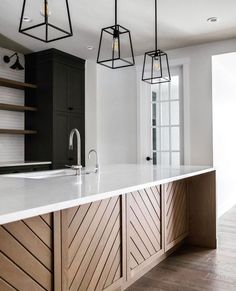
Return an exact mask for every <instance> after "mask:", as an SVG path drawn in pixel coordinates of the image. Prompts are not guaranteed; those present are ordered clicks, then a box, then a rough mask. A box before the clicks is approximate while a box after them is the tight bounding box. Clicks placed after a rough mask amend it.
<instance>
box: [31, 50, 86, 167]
mask: <svg viewBox="0 0 236 291" xmlns="http://www.w3.org/2000/svg"><path fill="white" fill-rule="evenodd" d="M25 73H26V74H25V78H26V81H27V82H33V83H35V84H37V86H38V88H37V90H36V91H34V92H30V90H27V91H26V95H25V105H26V106H29V107H36V108H37V109H38V111H37V112H36V113H35V112H30V111H27V112H26V113H25V125H26V127H27V128H37V131H38V134H37V135H35V136H26V137H25V159H26V160H30V161H32V160H33V161H52V168H53V169H59V168H64V167H65V165H68V164H71V163H72V161H73V163H76V162H77V155H76V146H74V150H73V151H69V134H70V131H71V130H72V129H73V128H77V129H78V130H79V132H80V134H81V145H82V154H81V160H82V164H83V165H84V160H85V91H84V90H85V89H84V87H85V76H84V75H85V61H84V60H82V59H79V58H77V57H75V56H72V55H69V54H67V53H64V52H61V51H58V50H56V49H50V50H46V51H42V52H37V53H32V54H29V55H26V56H25ZM70 108H73V110H71V109H70ZM75 142H76V141H75ZM71 158H72V159H73V160H71Z"/></svg>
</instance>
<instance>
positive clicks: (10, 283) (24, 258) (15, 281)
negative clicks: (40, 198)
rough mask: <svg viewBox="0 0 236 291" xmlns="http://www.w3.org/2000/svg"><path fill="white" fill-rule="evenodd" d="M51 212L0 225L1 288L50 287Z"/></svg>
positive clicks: (40, 290)
mask: <svg viewBox="0 0 236 291" xmlns="http://www.w3.org/2000/svg"><path fill="white" fill-rule="evenodd" d="M52 227H53V220H52V214H47V215H43V216H38V217H34V218H30V219H26V220H21V221H18V222H13V223H9V224H5V225H2V226H0V270H1V271H0V290H1V291H3V290H4V291H8V290H9V291H10V290H18V291H26V290H35V291H45V290H47V291H52V290H53V229H52Z"/></svg>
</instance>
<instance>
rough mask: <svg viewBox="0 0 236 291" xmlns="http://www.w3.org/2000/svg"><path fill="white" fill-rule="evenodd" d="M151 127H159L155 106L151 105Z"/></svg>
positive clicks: (154, 104)
mask: <svg viewBox="0 0 236 291" xmlns="http://www.w3.org/2000/svg"><path fill="white" fill-rule="evenodd" d="M152 125H153V126H157V125H159V114H157V104H156V103H153V104H152Z"/></svg>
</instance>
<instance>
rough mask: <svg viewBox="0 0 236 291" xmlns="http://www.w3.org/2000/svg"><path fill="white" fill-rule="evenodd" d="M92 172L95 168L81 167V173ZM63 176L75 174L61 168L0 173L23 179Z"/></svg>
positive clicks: (87, 173)
mask: <svg viewBox="0 0 236 291" xmlns="http://www.w3.org/2000/svg"><path fill="white" fill-rule="evenodd" d="M92 173H95V170H89V169H86V168H85V169H82V175H89V174H92ZM65 176H75V170H72V169H62V170H52V171H42V172H30V173H20V174H6V175H1V177H9V178H23V179H49V178H56V177H65Z"/></svg>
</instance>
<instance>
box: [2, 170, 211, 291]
mask: <svg viewBox="0 0 236 291" xmlns="http://www.w3.org/2000/svg"><path fill="white" fill-rule="evenodd" d="M0 225H1V227H0V290H4V291H5V290H9V291H10V290H20V291H26V290H55V291H67V290H79V291H85V290H88V291H93V290H99V291H100V290H101V291H102V290H105V291H110V290H111V291H113V290H124V289H125V288H127V287H128V286H130V285H131V284H132V283H133V282H135V281H136V280H137V279H138V278H140V276H142V275H143V274H144V273H146V272H147V271H148V270H150V269H151V268H152V267H154V266H155V265H157V264H158V263H159V262H161V261H162V260H163V259H165V258H166V257H167V256H168V255H169V254H170V253H172V252H173V251H175V250H176V248H178V247H179V246H180V245H181V244H182V243H184V242H185V243H188V244H192V245H198V246H201V247H207V248H216V193H215V171H214V169H213V168H210V167H196V166H180V167H159V166H149V165H111V166H106V167H104V168H102V169H101V171H100V173H92V174H85V175H83V176H82V177H77V176H70V175H64V176H63V175H62V176H60V177H50V178H49V177H47V175H46V174H45V175H42V176H40V175H35V176H32V175H31V176H27V175H25V176H24V175H23V176H22V175H21V174H19V175H12V176H8V177H4V176H1V177H0Z"/></svg>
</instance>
